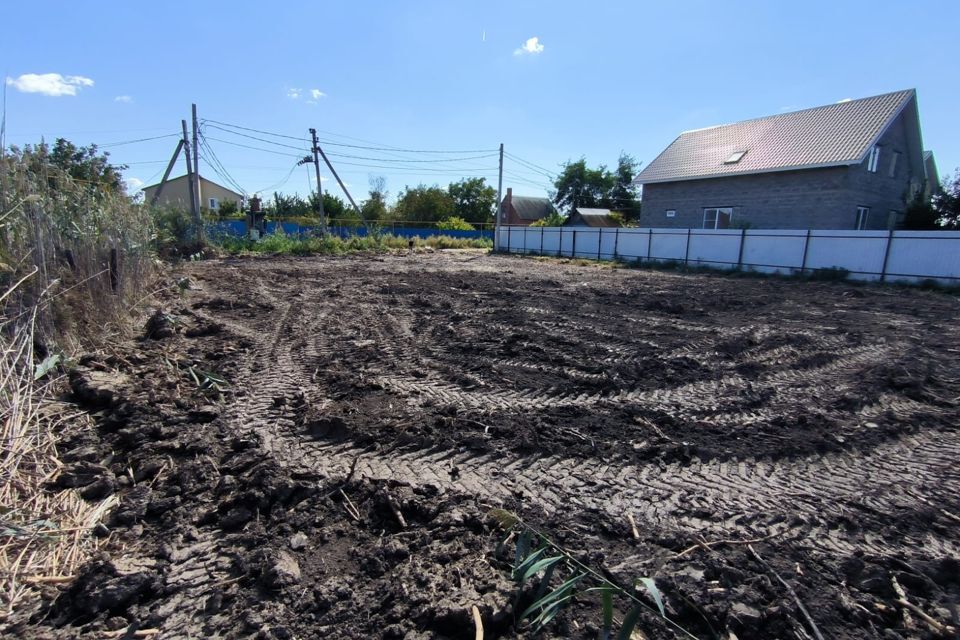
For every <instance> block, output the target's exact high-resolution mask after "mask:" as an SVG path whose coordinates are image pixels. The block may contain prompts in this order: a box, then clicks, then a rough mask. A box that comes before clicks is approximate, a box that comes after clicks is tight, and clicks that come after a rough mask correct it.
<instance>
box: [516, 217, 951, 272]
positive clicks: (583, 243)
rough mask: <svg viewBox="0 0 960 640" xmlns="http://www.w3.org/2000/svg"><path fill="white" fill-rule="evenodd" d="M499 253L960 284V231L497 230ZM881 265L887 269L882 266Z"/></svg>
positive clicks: (570, 228) (523, 228) (549, 228)
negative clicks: (818, 271) (821, 271)
mask: <svg viewBox="0 0 960 640" xmlns="http://www.w3.org/2000/svg"><path fill="white" fill-rule="evenodd" d="M499 241H500V242H499V248H500V250H501V251H505V252H510V253H534V254H540V253H542V254H544V255H553V256H568V257H571V256H572V257H578V258H593V259H597V258H602V259H607V260H609V259H612V258H619V259H622V260H641V261H645V260H656V261H661V262H662V261H670V260H673V261H680V262H685V263H687V264H690V265H706V266H711V267H718V268H730V269H736V268H741V269H752V270H756V271H763V272H768V273H795V272H798V271H800V270H801V268H803V269H805V270H813V269H828V268H839V269H846V270H847V271H850V277H851V278H856V279H859V280H880V279H881V277H882V276H883V279H885V280H887V281H901V282H917V281H920V280H925V279H935V280H938V281H941V282H943V283H946V284H958V285H960V231H895V232H893V233H892V234H891V233H890V232H887V231H841V230H837V231H830V230H810V231H808V230H803V229H800V230H793V229H786V230H781V229H716V230H714V229H647V228H639V229H638V228H627V229H591V228H586V227H518V226H512V227H511V226H503V227H501V228H500V237H499ZM884 261H886V267H884Z"/></svg>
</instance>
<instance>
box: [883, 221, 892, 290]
mask: <svg viewBox="0 0 960 640" xmlns="http://www.w3.org/2000/svg"><path fill="white" fill-rule="evenodd" d="M892 244H893V229H890V233H888V234H887V248H886V249H884V250H883V268H882V269H880V282H886V281H887V263H888V262H890V245H892Z"/></svg>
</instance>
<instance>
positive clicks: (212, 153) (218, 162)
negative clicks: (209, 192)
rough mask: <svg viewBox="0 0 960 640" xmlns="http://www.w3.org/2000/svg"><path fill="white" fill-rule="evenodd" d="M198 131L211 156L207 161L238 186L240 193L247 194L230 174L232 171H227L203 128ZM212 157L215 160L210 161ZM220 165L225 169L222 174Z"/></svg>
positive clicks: (205, 148)
mask: <svg viewBox="0 0 960 640" xmlns="http://www.w3.org/2000/svg"><path fill="white" fill-rule="evenodd" d="M198 133H199V140H200V144H201V145H202V146H203V149H204V151H205V152H207V153H208V154H209V155H210V158H208V159H207V162H208V163H210V164H211V166H212V167H213V170H214V171H215V172H216V173H217V175H220V177H222V178H224V179H225V180H227V182H229V183H230V184H231V185H233V186H234V187H236V189H237V191H238V192H239V193H243V194H245V193H246V191H244V189H243V187H242V186H240V184H239V183H238V182H237V181H236V180H234V179H233V176H231V175H230V172H229V171H227V168H226V167H225V166H224V165H223V163H222V162H220V158H219V157H217V154H216V152H215V151H214V150H213V147H212V146H211V145H210V143H209V142H207V137H206V136H205V135H203V131H202V130H201V131H199V132H198ZM211 159H212V161H213V162H210V160H211ZM218 167H219V168H220V169H222V170H223V174H220V172H219V171H217V168H218Z"/></svg>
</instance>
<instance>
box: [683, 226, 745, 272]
mask: <svg viewBox="0 0 960 640" xmlns="http://www.w3.org/2000/svg"><path fill="white" fill-rule="evenodd" d="M742 235H743V231H741V230H739V229H697V230H695V231H693V232H692V233H691V234H690V246H689V251H688V257H687V260H688V262H689V263H690V264H702V265H706V266H710V267H719V268H721V269H731V268H736V266H737V263H738V262H739V258H740V239H741V237H742Z"/></svg>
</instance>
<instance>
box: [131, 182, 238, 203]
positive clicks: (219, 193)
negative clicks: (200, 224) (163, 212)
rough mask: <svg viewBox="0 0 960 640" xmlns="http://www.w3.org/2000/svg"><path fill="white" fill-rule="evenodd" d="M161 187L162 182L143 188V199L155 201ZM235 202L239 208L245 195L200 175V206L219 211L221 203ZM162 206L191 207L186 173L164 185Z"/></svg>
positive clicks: (161, 193)
mask: <svg viewBox="0 0 960 640" xmlns="http://www.w3.org/2000/svg"><path fill="white" fill-rule="evenodd" d="M159 188H160V183H159V182H158V183H157V184H152V185H150V186H149V187H144V188H143V201H144V202H146V203H147V204H150V203H151V202H153V198H154V196H155V195H156V193H157V189H159ZM228 201H229V202H234V203H236V205H237V208H238V209H239V208H240V205H241V204H242V203H243V195H242V194H239V193H237V192H236V191H232V190H230V189H227V188H226V187H224V186H222V185H219V184H217V183H216V182H213V181H212V180H207V179H206V178H204V177H203V176H200V208H201V209H209V210H210V211H219V209H220V205H221V204H223V203H224V202H228ZM157 204H158V205H160V206H168V207H177V208H180V209H190V181H189V178H188V177H187V176H186V175H182V176H180V177H178V178H171V179H169V180H167V182H166V184H164V185H163V190H162V191H161V192H160V198H159V199H158V200H157Z"/></svg>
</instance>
